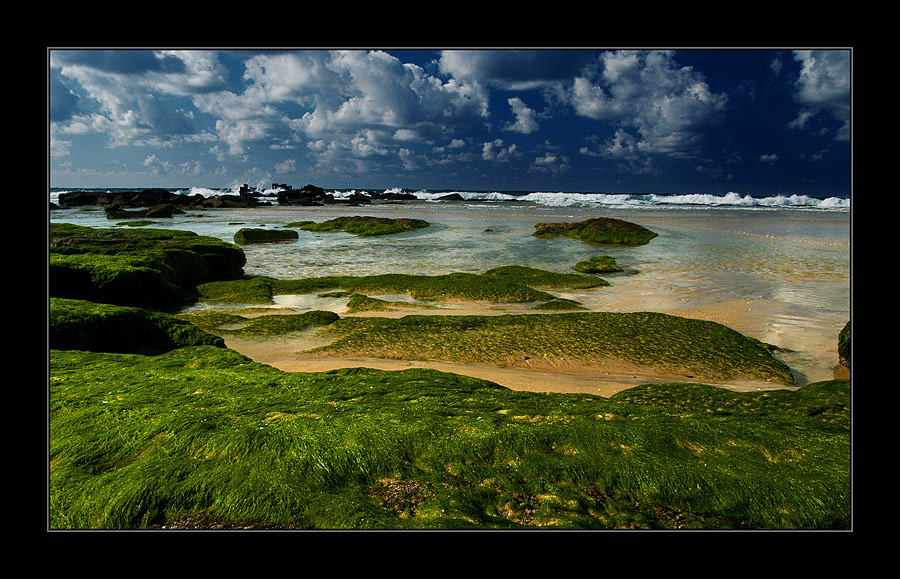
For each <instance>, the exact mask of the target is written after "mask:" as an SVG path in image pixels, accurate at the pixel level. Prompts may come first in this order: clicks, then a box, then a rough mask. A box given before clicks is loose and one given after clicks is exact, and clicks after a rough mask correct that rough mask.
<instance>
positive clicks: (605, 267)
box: [574, 255, 623, 274]
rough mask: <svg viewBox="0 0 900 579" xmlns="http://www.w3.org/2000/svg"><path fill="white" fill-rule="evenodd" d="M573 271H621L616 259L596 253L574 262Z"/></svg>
mask: <svg viewBox="0 0 900 579" xmlns="http://www.w3.org/2000/svg"><path fill="white" fill-rule="evenodd" d="M574 269H575V271H579V272H581V273H590V274H593V273H617V272H620V271H623V270H622V268H621V267H619V264H617V263H616V259H615V258H614V257H611V256H609V255H596V256H594V257H592V258H590V259H588V260H586V261H579V262H578V263H576V264H575V267H574Z"/></svg>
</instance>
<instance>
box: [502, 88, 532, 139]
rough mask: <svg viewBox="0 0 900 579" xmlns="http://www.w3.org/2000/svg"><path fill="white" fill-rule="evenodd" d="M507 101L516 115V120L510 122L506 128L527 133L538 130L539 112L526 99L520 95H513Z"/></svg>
mask: <svg viewBox="0 0 900 579" xmlns="http://www.w3.org/2000/svg"><path fill="white" fill-rule="evenodd" d="M507 102H508V103H509V106H510V108H511V109H512V112H513V114H514V115H515V117H516V122H515V123H510V124H508V125H507V126H506V127H505V128H506V130H508V131H513V132H516V133H522V134H526V135H527V134H529V133H533V132H535V131H537V130H538V128H539V127H538V123H537V119H536V116H537V114H536V113H535V112H534V110H533V109H531V108H529V107H528V105H526V104H525V101H523V100H522V99H520V98H519V97H513V98H511V99H508V100H507Z"/></svg>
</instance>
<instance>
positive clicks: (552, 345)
mask: <svg viewBox="0 0 900 579" xmlns="http://www.w3.org/2000/svg"><path fill="white" fill-rule="evenodd" d="M327 331H328V332H329V333H332V334H334V335H335V336H336V337H337V339H336V340H335V341H334V342H333V343H331V344H330V345H328V346H324V347H321V348H319V349H316V350H315V351H314V353H316V354H321V355H339V356H347V357H354V358H355V357H364V358H387V359H407V358H408V357H409V355H410V352H415V356H416V357H417V359H421V360H433V361H445V362H459V363H473V364H493V365H517V364H519V362H518V361H521V360H525V359H530V360H543V361H546V362H548V363H549V364H551V365H553V361H554V360H557V361H561V362H564V363H565V362H569V361H571V362H578V363H581V364H585V365H597V364H599V363H601V362H604V361H606V360H610V359H613V360H621V361H623V362H627V363H629V364H634V365H637V366H643V367H646V368H649V369H653V370H660V371H671V372H684V373H686V374H689V375H691V376H696V377H698V378H701V379H703V380H714V381H730V380H740V379H749V380H769V381H771V382H773V383H776V384H785V385H791V384H793V383H794V377H793V375H792V374H791V371H790V368H788V366H787V365H786V364H784V363H783V362H781V361H780V360H778V359H777V358H774V357H773V356H772V352H771V351H770V349H769V348H768V347H766V345H765V344H762V343H761V342H760V341H759V340H756V339H753V338H749V337H746V336H744V335H742V334H740V333H739V332H736V331H735V330H732V329H731V328H728V327H727V326H724V325H722V324H718V323H715V322H710V321H705V320H694V319H690V318H682V317H679V316H672V315H667V314H660V313H653V312H634V313H610V312H584V313H582V312H576V313H559V314H556V313H547V314H543V315H535V314H517V315H503V316H421V315H413V316H404V317H402V318H378V319H375V318H365V319H363V318H342V319H340V320H338V321H337V322H335V323H334V324H331V325H330V326H328V330H327ZM526 366H528V367H530V363H529V364H527V365H526Z"/></svg>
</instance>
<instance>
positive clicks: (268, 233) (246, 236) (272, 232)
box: [234, 227, 300, 245]
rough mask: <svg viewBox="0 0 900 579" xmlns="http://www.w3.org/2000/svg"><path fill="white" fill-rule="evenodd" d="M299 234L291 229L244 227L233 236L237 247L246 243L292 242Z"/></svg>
mask: <svg viewBox="0 0 900 579" xmlns="http://www.w3.org/2000/svg"><path fill="white" fill-rule="evenodd" d="M299 237H300V234H299V233H297V232H296V231H294V230H292V229H257V228H252V227H244V228H241V229H239V230H238V231H237V233H235V234H234V242H235V243H237V244H238V245H245V244H247V243H272V242H277V241H293V240H295V239H299Z"/></svg>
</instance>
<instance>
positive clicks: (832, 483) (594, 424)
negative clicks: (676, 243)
mask: <svg viewBox="0 0 900 579" xmlns="http://www.w3.org/2000/svg"><path fill="white" fill-rule="evenodd" d="M533 317H543V316H533ZM50 366H51V368H52V375H51V379H50V388H49V415H50V445H49V459H50V469H49V505H50V513H49V514H50V520H49V525H50V528H51V529H158V528H225V529H229V528H230V529H238V528H256V529H535V528H548V529H550V528H557V529H635V528H636V529H676V528H685V529H847V528H849V527H850V517H851V500H850V494H849V489H850V481H851V473H850V460H849V457H850V433H849V426H848V424H849V383H848V382H847V381H834V382H829V383H824V384H810V385H807V386H804V387H803V388H800V389H798V390H796V391H781V392H764V393H736V392H730V391H727V390H723V389H716V388H712V387H705V386H702V385H697V384H668V385H653V386H641V387H637V388H633V389H630V390H627V391H624V392H622V393H619V394H617V395H615V396H612V397H611V398H608V399H606V398H602V397H598V396H591V395H587V394H575V395H569V394H538V393H531V392H515V391H512V390H508V389H506V388H502V387H500V386H498V385H496V384H493V383H490V382H485V381H482V380H477V379H473V378H467V377H464V376H459V375H454V374H446V373H441V372H436V371H432V370H423V369H414V370H406V371H401V372H385V371H376V370H368V369H363V368H355V369H347V370H337V371H333V372H322V373H287V372H280V371H278V370H276V369H274V368H272V367H270V366H266V365H263V364H258V363H255V362H252V361H251V360H249V359H247V358H246V357H244V356H241V355H240V354H237V353H236V352H234V351H231V350H228V349H224V348H212V347H209V346H199V347H188V348H179V349H176V350H172V351H170V352H168V353H165V354H161V355H159V356H152V357H151V356H140V355H133V354H108V353H92V352H84V351H74V350H72V351H58V350H52V351H51V353H50ZM823 409H824V410H823Z"/></svg>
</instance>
